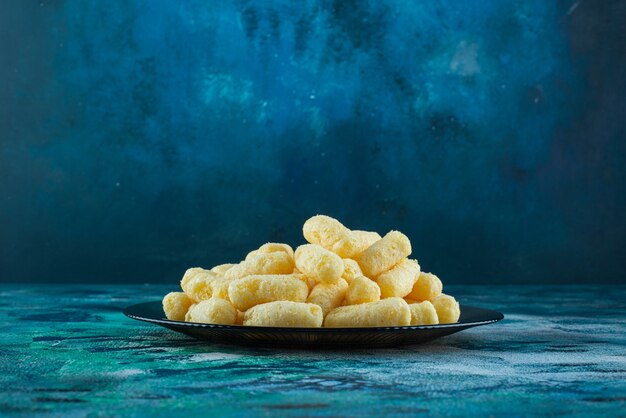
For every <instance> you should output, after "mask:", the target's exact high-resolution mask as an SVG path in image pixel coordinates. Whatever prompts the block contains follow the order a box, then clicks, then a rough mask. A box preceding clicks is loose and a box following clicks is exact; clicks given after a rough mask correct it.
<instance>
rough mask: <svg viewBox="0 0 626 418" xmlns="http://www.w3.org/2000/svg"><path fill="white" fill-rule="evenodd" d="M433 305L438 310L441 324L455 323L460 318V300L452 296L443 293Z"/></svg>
mask: <svg viewBox="0 0 626 418" xmlns="http://www.w3.org/2000/svg"><path fill="white" fill-rule="evenodd" d="M433 306H434V307H435V310H436V311H437V317H438V318H439V323H440V324H453V323H455V322H457V321H458V320H459V317H460V316H461V308H460V307H459V302H457V301H456V299H454V298H453V297H452V296H450V295H446V294H443V293H442V294H441V295H439V296H437V297H436V298H435V299H434V300H433Z"/></svg>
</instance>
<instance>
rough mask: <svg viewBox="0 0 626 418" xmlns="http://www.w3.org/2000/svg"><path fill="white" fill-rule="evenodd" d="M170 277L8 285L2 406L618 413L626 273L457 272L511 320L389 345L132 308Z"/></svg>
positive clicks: (624, 395)
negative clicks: (170, 325) (471, 277)
mask: <svg viewBox="0 0 626 418" xmlns="http://www.w3.org/2000/svg"><path fill="white" fill-rule="evenodd" d="M169 290H171V287H165V286H139V285H135V286H111V285H107V286H103V285H100V286H97V285H91V286H45V287H17V286H5V287H4V288H3V290H2V291H1V292H0V326H1V327H2V329H3V332H2V333H0V347H1V351H0V415H9V416H12V415H19V416H24V417H33V416H60V417H74V416H76V417H79V416H80V417H82V416H163V417H169V416H172V415H174V414H175V413H176V414H177V415H181V416H188V417H191V416H204V415H206V414H207V413H209V414H211V416H222V415H232V416H238V417H241V416H265V415H279V416H301V417H304V416H308V417H311V416H325V417H331V416H332V417H337V416H341V417H361V416H366V415H367V416H377V417H379V416H385V417H395V416H415V415H418V416H421V415H432V416H476V417H483V416H502V417H528V416H580V417H591V416H607V417H608V416H611V417H612V416H615V417H617V416H623V415H624V410H625V408H626V356H625V355H624V353H625V347H626V323H625V322H624V317H625V316H626V305H625V304H624V301H625V300H626V287H624V286H610V287H609V286H585V287H577V286H540V287H539V286H527V287H524V286H462V287H452V288H450V289H448V290H450V292H451V293H452V294H454V295H456V296H458V298H459V301H460V302H461V303H466V304H469V305H474V306H482V307H485V308H492V309H497V310H500V311H502V312H504V314H505V316H506V318H505V319H504V321H502V322H499V323H497V324H493V325H487V326H483V327H478V328H473V329H469V330H466V331H463V332H460V333H458V334H454V335H451V336H449V337H444V338H441V339H439V340H436V341H433V342H432V343H430V344H426V345H420V346H414V347H403V348H397V349H381V350H372V349H368V350H321V351H313V350H310V351H301V350H286V349H271V348H267V349H246V348H241V347H230V346H223V345H211V344H207V343H206V342H198V341H196V340H193V339H191V338H188V337H185V336H183V335H181V334H177V333H174V332H172V331H169V330H165V329H163V328H161V327H159V326H156V325H151V324H145V323H142V322H137V321H133V320H130V319H128V318H126V317H124V316H123V315H122V313H121V309H122V308H123V307H125V306H127V305H130V304H132V303H135V302H143V301H151V300H159V299H160V297H161V295H163V294H164V293H166V292H167V291H169Z"/></svg>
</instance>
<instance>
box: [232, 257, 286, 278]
mask: <svg viewBox="0 0 626 418" xmlns="http://www.w3.org/2000/svg"><path fill="white" fill-rule="evenodd" d="M293 267H294V265H293V257H292V256H291V255H289V254H287V253H285V252H282V251H278V252H273V253H256V254H253V255H252V256H250V257H249V258H246V259H245V260H244V261H242V262H241V263H239V264H237V265H236V266H233V267H231V268H230V269H228V270H227V271H226V272H225V273H224V277H225V278H227V279H240V278H242V277H246V276H250V275H252V274H290V273H293Z"/></svg>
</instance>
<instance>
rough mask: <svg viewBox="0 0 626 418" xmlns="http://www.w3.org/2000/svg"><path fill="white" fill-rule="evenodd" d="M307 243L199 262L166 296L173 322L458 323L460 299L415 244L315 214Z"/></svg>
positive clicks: (401, 236) (393, 233) (270, 244)
mask: <svg viewBox="0 0 626 418" xmlns="http://www.w3.org/2000/svg"><path fill="white" fill-rule="evenodd" d="M302 231H303V235H304V238H305V239H306V241H308V243H306V244H303V245H300V246H299V247H297V248H296V250H295V251H294V250H293V248H292V247H291V246H290V245H288V244H283V243H277V242H268V243H265V244H263V245H261V246H260V247H259V248H257V249H255V250H252V251H250V252H249V253H248V254H247V255H246V256H245V258H244V260H242V261H241V262H239V263H237V264H220V265H217V266H215V267H213V268H211V269H210V270H207V269H204V268H201V267H193V268H190V269H188V270H186V271H185V273H184V275H183V278H182V279H181V283H180V285H181V288H182V290H183V292H171V293H168V294H167V295H166V296H165V297H164V298H163V311H164V313H165V316H166V317H167V318H168V319H170V320H175V321H183V320H184V321H190V322H204V323H215V324H229V325H230V324H236V325H243V326H246V325H247V326H276V327H320V326H324V327H376V326H385V327H387V326H407V325H433V324H437V323H442V324H444V323H451V322H456V321H458V320H459V317H460V308H459V304H458V302H457V301H456V300H455V299H454V298H453V297H452V296H449V295H446V294H443V293H442V290H443V285H442V283H441V280H440V279H439V278H438V277H437V276H435V275H434V274H432V273H424V272H421V268H420V265H419V263H418V261H417V260H413V259H409V258H407V257H409V256H410V255H411V251H412V248H411V242H410V241H409V239H408V237H407V236H406V235H404V234H402V233H401V232H399V231H390V232H389V233H387V234H386V235H385V236H383V237H382V238H381V236H380V235H379V234H378V233H377V232H370V231H361V230H351V229H350V228H348V227H346V226H345V225H343V224H342V223H341V222H339V221H338V220H336V219H333V218H331V217H328V216H324V215H316V216H313V217H311V218H310V219H308V220H307V221H306V222H305V223H304V226H303V228H302Z"/></svg>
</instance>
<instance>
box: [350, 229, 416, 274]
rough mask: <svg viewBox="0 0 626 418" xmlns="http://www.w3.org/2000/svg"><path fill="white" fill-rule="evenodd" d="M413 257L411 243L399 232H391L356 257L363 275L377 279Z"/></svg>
mask: <svg viewBox="0 0 626 418" xmlns="http://www.w3.org/2000/svg"><path fill="white" fill-rule="evenodd" d="M409 255H411V241H409V239H408V238H407V237H406V235H404V234H403V233H402V232H399V231H391V232H389V233H387V235H385V236H384V237H383V238H382V239H380V240H378V241H376V242H375V243H373V244H372V245H371V246H370V247H369V248H367V249H366V250H365V251H363V252H362V253H360V254H359V255H357V256H356V258H355V260H356V262H357V263H359V266H360V267H361V270H362V271H363V274H364V275H365V276H367V277H376V276H378V275H379V274H381V273H383V272H385V271H387V270H389V269H391V268H392V267H393V266H395V265H396V264H398V262H399V261H400V260H402V259H403V258H405V257H408V256H409Z"/></svg>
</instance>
